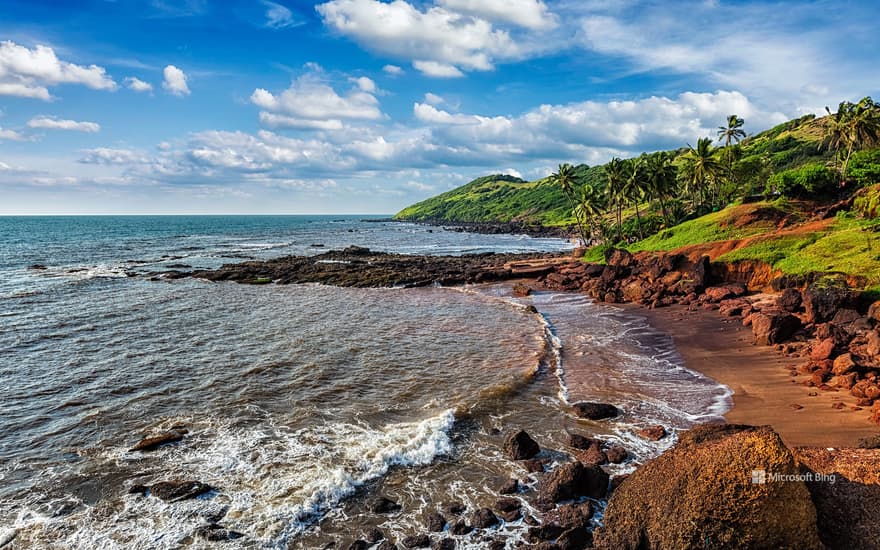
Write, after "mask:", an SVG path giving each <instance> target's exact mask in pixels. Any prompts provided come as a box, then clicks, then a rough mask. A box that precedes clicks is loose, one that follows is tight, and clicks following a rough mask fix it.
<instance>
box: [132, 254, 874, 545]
mask: <svg viewBox="0 0 880 550" xmlns="http://www.w3.org/2000/svg"><path fill="white" fill-rule="evenodd" d="M761 269H762V268H761V266H743V265H739V266H732V265H727V264H712V263H711V262H710V261H709V258H708V257H706V256H700V257H696V258H689V257H687V256H684V255H680V254H640V255H633V254H630V253H629V252H627V251H624V250H610V251H609V252H608V254H607V256H606V262H605V263H604V264H585V263H583V262H581V261H579V260H577V259H575V258H572V257H570V256H563V255H554V254H532V255H498V254H484V255H477V256H471V257H467V256H464V257H433V256H431V257H423V256H402V255H395V254H385V253H376V252H372V251H369V250H367V249H362V248H357V247H350V248H348V249H346V250H344V251H340V252H328V253H326V254H322V255H319V256H314V257H299V258H280V259H278V260H270V261H266V262H244V263H242V264H231V265H227V266H223V267H221V268H219V269H217V270H210V271H202V270H200V271H192V272H170V273H164V274H156V276H157V277H165V278H180V277H199V278H203V279H207V280H211V281H235V282H238V283H249V284H268V283H278V284H288V283H302V282H312V283H322V284H331V285H338V286H361V287H387V286H404V287H405V286H426V285H431V284H440V285H459V284H469V283H484V282H493V281H507V280H514V279H517V280H520V281H519V282H518V283H517V284H516V285H515V287H514V292H515V293H516V294H518V295H521V296H522V295H527V294H529V293H530V292H531V291H532V290H533V289H548V290H556V291H574V292H584V293H587V294H589V295H590V296H592V297H593V298H595V299H597V300H598V301H602V302H606V303H614V304H616V303H626V302H631V303H637V304H640V305H642V306H645V307H649V308H660V307H664V306H670V305H673V304H680V305H683V306H685V307H687V308H690V309H694V310H714V311H717V312H718V313H719V315H721V316H723V317H725V318H727V319H730V320H738V321H739V322H741V323H742V324H743V325H744V326H748V327H750V328H751V331H752V335H753V337H754V340H755V343H756V344H757V345H763V346H771V347H772V349H774V350H775V351H776V352H778V353H780V354H781V355H782V356H784V357H786V358H787V359H789V360H790V362H791V363H797V364H796V365H795V364H793V365H792V366H790V367H789V370H790V373H791V376H792V378H793V379H798V378H801V379H799V380H797V381H798V382H799V383H801V384H803V385H804V386H806V387H808V388H811V389H812V390H813V391H816V392H832V391H836V392H840V391H845V392H848V393H849V394H850V395H851V397H852V398H853V399H855V400H856V401H855V404H853V405H851V407H852V408H853V409H854V410H856V411H865V412H864V413H863V414H865V416H866V418H865V421H866V422H867V421H868V420H870V421H873V422H880V377H878V372H880V302H869V301H867V300H865V299H864V297H863V296H862V295H861V294H860V293H858V292H856V291H853V290H850V289H847V288H845V287H840V286H830V287H829V286H824V287H823V286H819V285H816V284H803V283H804V281H792V280H790V279H787V278H769V279H768V277H767V274H766V273H765V272H762V271H761ZM799 283H800V284H801V285H802V286H795V285H797V284H799ZM763 289H774V290H777V291H781V292H778V293H775V294H765V293H762V292H755V291H756V290H763ZM841 406H846V405H844V404H843V403H842V402H841ZM617 413H618V411H617V410H616V408H615V407H614V405H613V404H607V403H577V404H575V405H574V406H573V408H572V410H571V414H572V415H574V416H577V417H579V418H583V419H586V420H588V421H591V422H603V421H605V420H606V419H608V418H613V417H614V416H616V414H617ZM639 435H640V436H641V437H643V438H646V439H655V440H656V439H661V438H664V437H668V434H667V433H666V430H665V428H664V427H663V426H653V427H651V428H649V429H646V430H643V433H640V434H639ZM148 443H149V442H148ZM862 446H863V447H865V448H863V449H838V450H823V449H816V448H794V449H790V448H789V447H787V446H786V445H785V444H784V443H783V441H782V439H781V438H780V436H779V435H778V434H777V433H776V432H774V431H773V429H772V428H771V427H769V426H764V427H752V426H740V425H729V424H723V425H712V426H700V427H697V428H694V429H692V430H690V431H688V432H684V433H681V434H679V440H678V442H677V444H676V445H675V446H674V447H673V448H672V449H671V450H669V451H667V452H665V453H664V454H662V455H661V456H659V457H658V458H656V459H654V460H651V461H649V462H647V463H646V464H644V465H642V466H640V467H639V468H638V469H637V470H636V471H635V473H633V474H631V475H629V476H617V477H611V476H609V474H608V473H606V472H605V470H604V469H603V466H604V465H606V464H612V463H618V462H620V461H623V460H626V459H627V455H628V453H627V451H626V449H623V448H622V447H619V446H618V445H614V444H611V443H609V442H604V441H600V440H596V439H593V438H588V437H586V436H583V435H579V434H570V435H569V447H570V448H569V449H566V450H565V451H564V452H565V454H567V455H569V456H571V457H572V459H573V460H572V461H570V462H566V463H564V464H561V465H559V466H557V467H555V468H552V469H550V466H551V460H549V458H548V456H549V455H548V454H546V452H545V451H544V450H543V449H542V448H541V445H540V444H539V442H536V441H534V440H533V439H532V438H531V437H530V436H529V435H528V434H527V433H525V432H522V431H521V430H516V429H513V430H511V431H510V432H508V433H507V434H506V435H505V436H504V442H503V449H504V452H505V454H506V456H507V458H508V459H509V460H512V461H515V462H517V463H519V464H521V465H522V467H523V468H524V470H525V471H526V472H530V473H531V474H534V475H536V476H538V478H539V482H538V484H537V486H536V488H535V489H529V488H527V487H524V486H523V484H522V483H521V482H520V480H518V479H511V480H509V481H508V482H507V483H505V484H504V486H502V487H499V488H498V493H499V494H501V495H504V496H502V497H500V498H499V499H498V500H497V501H496V502H495V504H494V505H493V506H491V507H486V508H482V509H480V510H464V509H462V507H461V506H459V505H456V503H450V504H449V505H448V506H446V507H444V508H443V509H438V510H436V511H434V512H433V513H431V515H430V516H429V517H428V518H427V520H426V525H425V530H424V532H423V533H416V534H413V535H411V536H408V537H405V538H404V539H402V540H401V541H398V542H399V545H402V547H404V548H427V547H430V548H434V549H447V548H455V547H456V544H457V542H456V539H455V538H453V537H452V536H455V537H460V536H463V535H469V537H470V538H471V539H474V540H481V541H482V544H483V546H484V547H485V548H498V549H500V548H505V547H506V544H507V541H506V540H504V538H503V537H499V536H497V535H496V534H495V532H494V529H495V528H496V526H497V525H498V524H499V523H500V522H501V520H504V521H511V520H514V519H520V518H522V519H523V520H524V521H525V523H526V525H530V527H528V532H527V535H526V540H527V541H528V542H527V543H526V544H525V546H528V547H534V548H540V549H543V550H556V549H559V550H563V549H564V550H570V549H579V548H589V547H596V548H605V549H609V550H610V549H632V550H636V549H643V548H650V549H662V548H695V549H696V548H705V547H711V548H823V547H828V548H847V549H849V548H854V547H859V548H872V547H873V548H876V547H880V543H878V542H877V541H878V540H880V537H878V535H880V521H878V520H880V514H878V512H877V510H878V508H877V507H876V506H873V505H871V504H870V503H880V466H878V464H880V461H878V459H880V450H878V448H880V438H875V439H873V440H865V441H863V442H862ZM755 476H758V477H755ZM767 476H770V477H769V481H768V478H767ZM609 495H610V497H609ZM606 499H607V506H606V507H605V508H604V511H603V513H602V515H601V520H598V519H597V518H598V517H597V516H596V512H597V511H598V510H600V509H601V506H600V503H601V502H606ZM374 501H375V502H374ZM374 501H370V503H367V505H366V506H367V507H368V509H370V510H374V511H375V510H378V513H394V512H395V511H397V510H398V509H399V508H397V507H396V506H397V505H396V503H394V502H391V501H388V500H387V499H384V500H383V497H381V496H379V497H376V498H375V499H374ZM525 503H528V505H529V507H530V508H532V509H535V510H538V511H539V512H540V516H541V519H540V520H539V519H538V518H537V517H535V516H534V515H533V514H531V513H529V512H527V511H526V508H525V507H524V504H525ZM866 503H869V504H866ZM499 518H500V519H499ZM600 524H601V526H600V527H598V528H597V526H598V525H600ZM218 529H219V527H218ZM215 531H218V532H219V530H217V529H215ZM374 531H375V532H370V533H363V534H361V536H359V538H357V539H356V540H355V541H354V542H352V543H351V544H350V545H349V546H348V548H350V549H361V548H364V549H366V548H379V549H381V550H390V549H393V548H399V547H400V546H399V545H398V544H397V543H392V542H390V541H388V540H385V535H384V534H383V533H382V532H381V531H378V530H374ZM212 532H213V531H212ZM469 540H470V539H469Z"/></svg>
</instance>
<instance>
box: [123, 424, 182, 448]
mask: <svg viewBox="0 0 880 550" xmlns="http://www.w3.org/2000/svg"><path fill="white" fill-rule="evenodd" d="M184 435H186V431H185V430H171V431H167V432H163V433H161V434H159V435H154V436H151V437H145V438H144V439H142V440H140V441H139V442H138V443H137V445H135V446H134V447H132V448H131V449H129V450H128V451H129V452H132V453H133V452H137V451H140V452H149V451H155V450H156V449H158V448H159V447H162V446H164V445H170V444H172V443H177V442H178V441H180V440H182V439H183V436H184Z"/></svg>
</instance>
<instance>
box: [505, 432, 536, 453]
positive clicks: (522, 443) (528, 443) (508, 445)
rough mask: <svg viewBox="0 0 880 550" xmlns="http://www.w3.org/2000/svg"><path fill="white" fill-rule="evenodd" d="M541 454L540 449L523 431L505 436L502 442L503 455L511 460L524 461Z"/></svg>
mask: <svg viewBox="0 0 880 550" xmlns="http://www.w3.org/2000/svg"><path fill="white" fill-rule="evenodd" d="M539 452H541V447H539V446H538V444H537V443H536V442H535V440H534V439H532V438H531V436H530V435H529V434H527V433H526V432H525V431H524V430H519V431H517V432H514V433H512V434H510V435H509V436H507V439H506V440H505V441H504V453H505V454H506V455H507V457H508V458H510V459H511V460H526V459H529V458H532V457H533V456H535V455H536V454H538V453H539Z"/></svg>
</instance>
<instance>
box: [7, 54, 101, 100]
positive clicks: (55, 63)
mask: <svg viewBox="0 0 880 550" xmlns="http://www.w3.org/2000/svg"><path fill="white" fill-rule="evenodd" d="M58 84H81V85H83V86H87V87H89V88H92V89H94V90H115V89H116V83H115V82H114V81H113V79H112V78H110V77H109V76H107V71H106V70H105V69H104V68H103V67H98V66H97V65H89V66H88V67H85V66H82V65H76V64H74V63H69V62H66V61H61V60H60V59H58V56H56V55H55V50H53V49H52V48H50V47H49V46H43V45H37V46H36V47H35V48H33V49H31V48H27V47H25V46H20V45H18V44H16V43H15V42H13V41H11V40H6V41H3V42H0V95H12V96H18V97H27V98H33V99H42V100H44V101H48V100H50V99H52V95H51V94H50V93H49V89H48V87H49V86H55V85H58Z"/></svg>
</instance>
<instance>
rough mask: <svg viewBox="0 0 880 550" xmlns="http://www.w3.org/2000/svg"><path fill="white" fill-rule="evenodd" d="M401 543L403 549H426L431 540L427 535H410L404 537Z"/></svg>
mask: <svg viewBox="0 0 880 550" xmlns="http://www.w3.org/2000/svg"><path fill="white" fill-rule="evenodd" d="M401 543H402V544H403V547H404V548H428V547H429V546H431V538H430V537H428V535H425V534H421V535H410V536H408V537H405V538H404V539H403V540H402V541H401Z"/></svg>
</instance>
